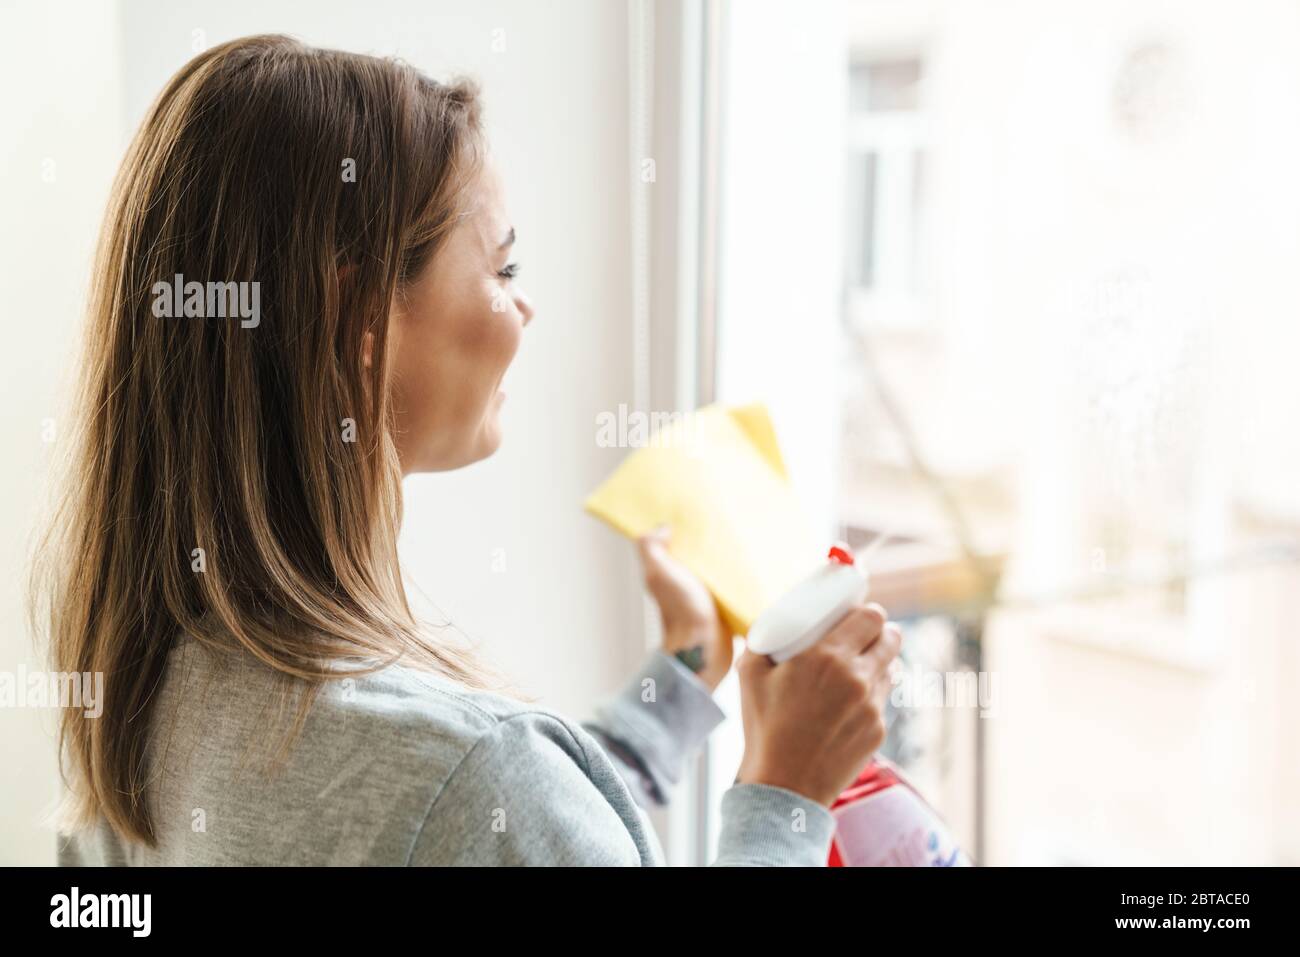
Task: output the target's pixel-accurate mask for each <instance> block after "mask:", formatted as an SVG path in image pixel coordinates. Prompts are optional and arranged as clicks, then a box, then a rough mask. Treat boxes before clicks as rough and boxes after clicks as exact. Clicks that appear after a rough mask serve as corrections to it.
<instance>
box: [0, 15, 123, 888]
mask: <svg viewBox="0 0 1300 957" xmlns="http://www.w3.org/2000/svg"><path fill="white" fill-rule="evenodd" d="M114 9H115V8H114V5H113V4H107V3H106V4H86V5H85V6H84V8H78V11H77V16H76V17H75V18H72V17H69V16H68V15H67V13H66V11H63V10H60V9H58V8H56V7H54V6H53V5H52V4H41V3H22V4H16V5H7V6H6V7H5V9H4V11H3V22H4V28H3V31H2V32H0V36H3V37H4V41H3V48H2V49H0V89H3V90H4V91H5V93H4V96H3V97H0V129H2V130H4V134H3V136H0V176H2V177H3V190H4V197H5V198H4V206H3V209H4V226H5V228H4V229H0V301H2V302H4V304H5V312H6V317H5V348H4V350H3V358H0V362H2V363H3V366H0V435H3V437H4V450H5V451H4V460H5V465H4V469H3V470H2V471H0V527H2V528H3V529H4V535H3V538H0V670H4V671H8V672H11V673H12V672H16V671H17V670H18V668H19V667H20V666H23V667H26V668H29V669H32V668H39V667H42V666H41V665H40V664H39V662H40V657H39V654H38V652H37V650H36V649H35V648H34V646H33V642H32V638H31V635H30V633H29V631H28V629H27V620H26V615H25V612H24V602H25V598H26V581H27V556H28V554H29V551H30V545H31V541H30V539H31V535H30V532H29V530H31V529H33V528H34V527H35V526H36V524H37V520H38V519H39V517H40V515H41V514H42V512H43V505H44V504H45V502H46V491H47V486H48V479H49V476H48V471H47V465H48V462H49V459H50V452H51V445H49V444H47V443H46V442H44V441H43V438H42V433H43V431H44V430H45V429H46V428H47V427H48V426H50V425H51V424H52V425H53V427H54V428H56V429H57V428H58V425H59V422H58V419H59V412H60V401H61V399H62V395H63V387H65V386H66V385H67V384H68V383H69V382H70V380H71V375H70V369H71V365H72V363H71V359H72V356H73V355H74V354H75V346H74V342H75V340H76V336H77V330H78V323H79V319H80V309H81V304H82V302H83V297H84V292H85V289H86V285H87V282H88V278H89V275H90V259H91V256H92V254H93V248H94V241H95V237H96V234H97V231H98V228H99V220H100V216H101V214H102V212H103V206H104V202H105V200H106V198H107V195H108V187H109V183H110V181H111V179H112V175H113V172H114V169H115V168H116V162H117V154H118V152H119V146H120V134H121V100H120V84H119V82H118V76H117V72H116V62H117V49H116V37H117V29H116V23H115V15H114ZM47 420H53V422H52V423H51V422H49V421H47ZM55 717H56V716H55V714H54V713H53V712H49V711H39V710H32V709H15V708H0V821H3V824H2V825H0V864H14V863H43V862H46V861H49V860H51V859H52V857H53V842H52V838H51V836H50V834H49V833H48V832H45V831H42V830H40V829H39V828H38V821H40V819H41V818H42V817H43V816H44V814H45V813H46V812H47V811H48V810H50V808H51V807H52V806H53V802H54V798H55V795H56V793H57V791H56V777H55V775H56V768H55V761H54V751H53V746H52V744H51V743H50V742H51V741H52V738H51V737H50V735H51V733H52V729H53V727H54V725H55Z"/></svg>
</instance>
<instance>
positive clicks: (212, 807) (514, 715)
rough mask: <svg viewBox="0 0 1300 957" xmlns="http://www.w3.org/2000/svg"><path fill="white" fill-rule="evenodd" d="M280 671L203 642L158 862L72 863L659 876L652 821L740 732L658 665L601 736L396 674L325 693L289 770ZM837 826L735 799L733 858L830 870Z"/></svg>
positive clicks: (109, 842) (172, 728)
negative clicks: (676, 787)
mask: <svg viewBox="0 0 1300 957" xmlns="http://www.w3.org/2000/svg"><path fill="white" fill-rule="evenodd" d="M278 701H279V695H278V694H277V693H276V690H275V685H274V683H273V674H272V673H271V672H270V671H269V670H268V669H267V668H265V667H264V666H262V665H260V664H258V663H257V662H255V661H253V660H251V659H248V658H244V657H241V656H232V655H215V654H213V653H212V652H210V651H208V650H207V649H206V648H204V647H203V646H201V645H200V644H198V643H197V642H195V641H192V640H189V639H186V640H183V641H181V642H180V643H179V645H178V646H177V647H176V648H175V649H174V650H173V651H172V652H171V654H170V658H169V663H168V668H167V670H166V673H165V676H164V680H163V682H162V686H161V688H160V689H159V697H158V700H157V703H156V706H155V710H154V712H153V719H152V721H153V725H152V726H153V732H154V733H153V735H152V736H151V743H150V746H149V753H150V761H151V781H150V786H149V788H148V791H147V799H148V800H149V802H150V805H149V806H150V808H151V811H152V813H153V820H154V825H155V828H156V830H157V833H158V846H157V847H156V848H154V849H147V848H143V847H141V846H138V845H134V844H128V843H125V842H123V841H120V840H119V839H118V838H117V837H116V835H115V834H114V833H113V832H112V831H111V829H110V828H109V827H108V826H107V825H106V824H105V823H103V822H101V823H100V824H99V826H98V827H96V828H94V829H92V830H90V831H86V832H82V833H79V834H76V835H72V836H60V839H59V855H58V856H59V863H60V864H65V865H85V864H110V865H153V864H163V865H175V864H180V865H252V864H258V865H281V864H306V865H321V864H378V865H405V864H410V865H519V864H538V865H569V864H599V865H614V864H616V865H649V864H659V863H662V851H661V849H660V847H659V844H658V841H657V840H656V838H655V834H654V831H653V829H652V828H651V825H650V822H649V820H648V818H647V817H646V814H645V809H646V808H647V807H650V806H652V805H655V804H660V803H663V802H664V801H666V800H667V797H668V794H669V790H670V788H671V786H672V785H673V784H674V783H676V781H677V779H678V777H679V775H680V772H681V768H682V766H683V763H684V762H685V759H686V758H687V757H689V756H690V754H691V753H692V752H694V751H695V750H696V749H697V748H698V747H699V745H700V744H701V743H702V742H703V741H704V739H705V738H706V737H707V736H708V734H709V732H710V731H712V730H713V728H714V727H716V726H717V724H718V723H719V722H720V721H721V720H722V718H723V713H722V711H721V710H720V709H719V708H718V706H717V704H716V703H715V702H714V701H713V697H712V695H711V694H710V693H709V690H708V688H707V687H706V686H705V685H704V684H703V683H702V682H700V681H699V680H698V679H697V678H696V677H695V676H694V675H693V674H691V673H690V671H688V670H687V669H686V668H684V667H683V666H682V665H681V664H680V663H678V662H677V661H675V660H674V659H672V658H670V657H668V656H666V655H664V654H663V653H661V652H655V653H653V654H652V655H650V657H649V658H648V659H647V660H646V662H645V663H644V665H643V667H642V668H641V669H640V671H639V672H638V673H637V674H636V675H635V676H634V677H633V678H632V680H631V681H629V683H628V684H627V686H626V687H625V688H624V690H623V691H622V692H621V693H620V694H617V695H615V696H613V697H612V698H610V699H609V700H607V701H606V702H604V703H603V704H602V705H601V706H600V707H599V708H597V709H596V718H595V720H593V721H591V722H588V723H587V724H585V725H582V724H578V723H575V722H573V721H571V720H569V719H567V718H564V717H561V716H560V715H558V714H556V713H554V712H552V711H550V710H547V709H545V708H539V707H536V706H532V705H528V704H525V703H521V702H519V701H516V700H514V699H511V698H508V697H503V696H500V695H495V694H489V693H486V692H478V691H470V690H467V689H465V688H464V687H462V686H460V685H458V684H456V683H455V682H453V681H450V680H448V679H446V678H442V677H440V676H436V675H431V674H428V673H424V672H420V671H416V670H413V669H409V668H404V667H399V666H393V667H389V668H387V669H385V670H383V671H381V672H379V673H377V674H373V675H368V676H363V677H358V678H346V679H343V680H340V681H332V682H329V683H327V684H326V686H325V687H324V689H323V690H322V692H321V694H320V696H319V697H318V699H317V701H316V703H315V704H314V705H313V707H312V710H311V712H310V714H309V716H308V718H307V720H306V722H305V724H304V725H303V727H302V729H301V732H300V734H299V735H298V737H297V738H296V739H295V742H294V743H293V745H292V746H291V747H290V749H289V751H288V753H287V755H286V756H284V757H283V758H282V760H281V761H280V762H279V763H278V764H277V765H275V766H274V767H272V766H270V765H269V764H268V758H269V756H270V754H271V751H272V750H273V749H274V747H275V746H276V745H278V744H279V743H280V741H281V734H282V731H281V729H282V728H283V727H284V725H283V724H282V723H280V721H281V716H280V714H279V709H278V705H277V702H278ZM832 830H833V818H832V816H831V814H830V812H829V811H828V810H827V809H826V808H825V807H823V806H822V805H820V804H817V803H816V802H814V801H811V800H809V799H807V798H804V797H802V796H801V795H799V794H796V793H794V792H792V791H787V790H785V789H783V788H778V787H770V786H768V785H762V784H738V785H735V786H733V787H732V788H730V789H729V790H728V791H727V792H726V793H725V794H724V795H723V798H722V829H721V838H720V844H719V853H718V857H717V860H716V862H715V863H717V864H729V865H807V866H816V865H821V864H824V863H825V862H826V856H827V853H828V850H829V846H830V839H831V832H832Z"/></svg>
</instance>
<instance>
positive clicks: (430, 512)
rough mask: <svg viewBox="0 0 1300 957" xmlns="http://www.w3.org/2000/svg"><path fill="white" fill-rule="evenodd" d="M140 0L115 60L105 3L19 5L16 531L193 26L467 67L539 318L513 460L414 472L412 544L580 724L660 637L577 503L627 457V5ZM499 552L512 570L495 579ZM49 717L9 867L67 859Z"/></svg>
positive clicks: (24, 758) (22, 733) (492, 639)
mask: <svg viewBox="0 0 1300 957" xmlns="http://www.w3.org/2000/svg"><path fill="white" fill-rule="evenodd" d="M124 7H125V10H124V13H123V15H122V21H121V24H120V37H121V56H120V61H119V59H118V57H117V55H116V50H115V38H116V37H117V36H118V35H119V26H118V25H116V24H115V22H114V12H113V11H114V8H113V7H111V6H107V5H100V4H92V3H86V4H57V5H56V4H44V5H42V4H38V3H30V4H23V5H20V6H18V7H16V8H15V9H13V10H12V11H9V10H6V12H5V15H4V16H5V18H6V20H7V22H6V23H5V29H4V32H3V35H4V37H5V38H6V42H5V49H4V51H3V53H4V55H3V56H2V57H0V62H3V67H0V69H4V70H5V73H4V74H3V78H4V81H5V84H4V85H5V89H6V91H7V94H6V97H5V101H4V102H5V106H4V109H5V114H4V127H3V128H4V129H5V130H6V131H16V135H7V136H6V138H5V140H4V141H3V147H0V148H3V149H4V150H5V155H4V162H3V167H0V171H2V172H3V175H4V178H5V181H6V183H5V185H6V192H7V193H8V194H9V195H10V196H11V197H13V198H14V199H16V200H17V205H16V207H10V208H9V210H7V213H8V215H7V216H6V222H7V225H9V227H10V228H8V229H6V230H4V231H3V233H2V234H0V243H3V246H0V251H3V256H0V270H2V271H0V292H3V293H4V301H5V303H6V305H7V307H8V308H9V310H10V317H11V318H10V322H9V326H8V329H9V332H10V337H11V338H10V341H9V343H7V346H8V348H7V349H6V350H5V358H4V360H3V361H4V362H5V370H4V373H3V375H0V382H2V385H0V387H2V388H3V389H4V390H5V391H4V396H5V401H4V403H3V408H0V416H3V422H4V429H5V432H4V435H5V438H6V440H7V443H6V444H7V447H8V450H9V451H10V452H11V457H10V462H11V465H10V467H9V468H7V469H6V471H5V475H4V479H3V482H4V486H3V492H4V494H2V495H0V508H2V509H3V510H4V515H3V524H4V527H5V528H6V530H9V529H14V528H17V527H19V526H20V522H21V521H22V520H24V516H26V515H27V514H28V513H29V512H32V511H34V510H35V505H34V502H35V501H36V493H37V491H38V490H39V489H40V488H41V487H42V486H43V485H44V484H45V478H46V477H45V475H44V474H43V472H42V462H43V461H44V453H43V446H42V445H41V444H40V439H39V429H40V421H41V419H42V418H43V417H45V416H46V415H48V414H49V413H48V412H47V411H46V410H47V409H48V408H49V407H50V405H51V402H52V397H53V395H54V394H55V392H56V387H55V383H56V380H57V379H58V377H59V376H60V375H61V374H65V373H66V369H67V364H68V359H67V357H68V354H69V349H70V346H71V344H72V342H73V341H74V339H75V336H76V329H77V323H78V321H79V309H80V303H81V295H80V294H81V291H82V290H83V289H84V286H85V277H86V276H87V274H88V265H89V264H88V259H87V256H86V250H88V249H89V244H90V242H91V240H92V238H93V235H94V232H95V229H96V228H97V224H98V220H99V217H100V215H101V213H102V208H103V201H104V197H105V195H106V193H105V189H106V184H107V182H108V178H109V177H110V176H111V173H112V171H113V169H115V167H116V164H117V162H118V161H119V160H120V157H121V150H122V146H123V144H124V141H125V137H126V135H127V134H128V132H129V131H130V130H131V129H132V128H133V127H134V126H135V124H137V123H138V122H139V121H140V118H141V117H142V116H143V114H144V111H145V109H146V107H147V106H148V103H149V101H150V100H151V98H152V97H153V96H154V94H155V93H156V92H157V90H158V89H159V88H160V87H161V86H162V84H163V83H164V82H165V80H166V79H167V78H168V77H169V76H170V75H171V74H172V73H173V72H174V71H175V70H176V69H177V68H178V67H179V66H181V64H182V63H184V62H185V61H186V60H187V59H188V58H189V57H190V56H191V55H192V53H193V48H192V44H193V43H194V42H195V40H196V39H198V40H199V41H200V42H202V43H206V45H209V46H210V45H213V44H216V43H220V42H223V41H225V40H227V39H230V38H233V37H237V36H242V35H246V34H250V33H261V32H286V33H291V34H293V35H295V36H297V37H299V38H300V39H303V40H305V41H307V42H309V43H313V44H317V45H323V46H338V47H343V48H346V49H350V50H355V51H359V52H368V53H377V54H396V55H400V56H401V57H403V58H404V59H406V60H407V61H409V62H411V63H412V64H414V65H415V66H417V67H419V68H421V69H423V70H425V71H427V72H429V73H431V74H433V75H435V76H445V75H446V74H448V73H451V72H466V73H470V74H472V75H475V76H477V77H478V78H479V79H480V81H481V82H482V84H483V88H484V94H485V99H486V115H487V120H488V124H489V128H490V134H491V138H492V140H493V144H494V148H495V151H496V153H497V155H498V159H499V161H500V163H501V165H502V168H503V170H504V174H505V178H506V184H507V192H508V201H509V205H510V209H511V212H512V216H513V218H514V222H515V225H516V227H517V229H518V231H519V235H520V241H519V246H518V258H519V260H520V262H521V263H522V264H523V274H522V277H521V282H522V285H523V286H524V288H525V289H526V290H527V291H528V292H529V294H530V295H531V296H532V298H533V299H534V301H535V303H536V305H537V308H538V316H537V319H536V320H535V322H534V323H533V324H532V325H530V327H529V329H528V332H527V335H526V336H525V338H524V346H523V348H522V350H521V352H520V355H519V358H518V359H517V360H516V364H515V367H514V368H513V369H512V370H511V371H510V372H509V373H508V374H507V376H506V390H507V392H508V393H509V398H508V399H507V402H506V406H505V412H504V425H505V434H506V438H505V442H504V445H503V447H502V449H501V451H500V452H499V453H498V454H497V455H496V456H494V457H493V458H492V459H490V460H488V461H486V462H483V463H480V464H478V465H476V466H473V467H472V468H469V469H466V470H464V471H463V472H459V473H451V474H446V475H439V476H429V477H422V478H415V479H411V480H409V481H408V483H407V486H406V494H407V503H406V520H405V524H404V528H403V549H404V554H405V557H406V561H407V565H408V571H409V573H410V577H411V578H412V579H413V580H414V581H415V582H416V583H417V584H418V586H419V588H420V589H421V591H422V592H423V593H424V594H425V595H427V596H428V598H429V599H430V600H431V601H432V602H433V603H434V604H436V605H437V606H438V607H439V608H441V609H442V611H443V612H445V613H447V614H449V615H451V616H452V618H453V620H454V621H455V623H456V624H457V625H458V626H459V627H460V628H461V629H462V630H463V631H465V632H466V633H468V634H470V635H471V636H474V637H477V638H479V639H481V640H482V643H483V648H484V650H485V651H486V653H487V654H488V656H489V657H490V658H491V659H492V660H494V661H496V662H497V663H498V664H499V665H501V666H502V667H503V668H504V669H505V670H507V671H509V672H510V673H511V674H512V675H513V676H514V677H515V678H516V679H517V680H518V681H519V682H520V683H521V684H522V685H523V686H524V687H525V688H526V689H528V690H529V691H531V692H532V693H534V694H536V695H539V696H540V697H541V698H542V699H543V700H544V702H545V703H546V704H548V705H552V706H554V707H557V708H559V709H561V710H566V711H569V712H573V713H576V714H580V715H581V714H584V713H585V712H586V710H587V709H588V708H589V706H590V704H591V703H592V700H593V698H594V697H595V696H597V695H598V694H600V693H602V692H604V691H606V690H609V689H611V688H613V687H614V686H616V685H617V684H618V683H619V682H620V681H621V680H622V678H623V676H624V674H625V673H626V672H627V671H629V670H630V669H631V668H632V666H633V665H634V663H635V660H636V658H637V657H639V653H640V649H641V648H642V647H643V638H642V634H641V622H642V617H641V602H640V599H639V597H638V595H639V583H638V580H637V578H636V564H635V561H634V557H633V552H632V549H631V546H630V545H629V544H628V543H626V542H624V541H622V540H621V539H619V538H617V537H616V536H615V535H614V534H613V533H612V532H610V531H608V530H607V529H605V528H604V527H603V526H600V525H598V524H597V523H596V522H595V521H594V520H593V519H591V518H588V517H586V516H585V515H584V514H583V513H582V511H581V501H582V499H583V497H584V495H585V494H586V492H588V491H589V490H590V489H591V488H592V487H594V486H595V484H596V483H597V482H598V481H599V480H600V479H601V478H602V477H603V476H604V475H605V474H606V473H607V472H608V471H609V470H610V469H612V468H613V467H614V466H615V465H616V464H617V461H618V459H619V457H620V455H621V453H620V452H619V451H618V450H612V449H600V448H598V447H597V446H596V444H595V419H596V414H597V413H598V412H600V411H602V410H613V409H617V407H618V404H619V403H620V402H630V401H631V396H630V390H631V382H630V380H631V348H632V346H631V337H630V326H629V323H628V322H627V321H626V317H627V310H628V303H629V296H630V292H629V270H628V253H627V250H628V244H627V233H628V201H627V183H628V179H629V173H630V170H631V164H630V162H629V160H628V155H627V142H628V136H627V128H626V114H627V109H626V104H627V86H626V68H625V66H624V52H623V51H624V49H625V44H626V39H625V37H626V22H625V7H624V5H623V4H621V3H610V2H602V0H566V2H561V3H546V4H541V3H532V2H528V0H497V2H470V0H464V2H459V0H458V2H416V0H406V2H397V0H389V2H368V3H365V4H351V3H337V4H328V5H326V4H302V3H295V2H284V0H256V2H250V0H237V2H221V3H215V2H214V3H193V2H191V3H176V2H170V0H139V2H132V3H130V4H125V5H124ZM498 30H503V31H504V34H500V33H496V32H495V31H498ZM194 31H202V32H201V34H196V33H195V32H194ZM502 37H504V41H505V44H504V46H505V48H504V50H499V46H500V43H499V41H500V39H501V38H502ZM494 41H498V42H497V43H496V44H495V47H497V49H494ZM119 87H120V89H121V91H122V94H123V108H121V109H119V106H118V102H117V100H116V94H117V91H118V89H119ZM18 91H21V95H14V93H15V92H18ZM45 155H54V156H56V157H57V158H58V167H57V172H58V179H57V182H56V183H55V184H49V185H47V184H43V183H41V182H40V180H39V160H40V158H41V157H43V156H45ZM14 538H15V536H13V535H12V534H11V535H7V536H6V539H5V542H4V550H3V552H2V553H0V561H3V565H0V581H2V582H3V586H2V587H3V592H2V593H0V594H3V608H2V610H0V613H2V614H3V628H2V629H0V668H9V669H12V668H15V667H16V663H17V661H19V660H21V659H22V658H23V656H24V655H25V654H26V649H28V648H30V645H31V642H30V640H29V638H28V635H27V629H26V625H25V622H24V620H23V617H22V612H21V601H20V598H21V596H20V593H19V591H18V586H17V583H18V582H19V581H20V579H21V575H22V567H23V556H22V554H21V550H20V544H21V543H19V542H17V541H14V540H13V539H14ZM502 561H504V570H494V569H501V568H502ZM47 717H49V716H48V715H37V714H35V713H30V712H23V713H19V712H13V711H8V712H0V722H3V725H2V727H3V731H4V733H3V735H2V736H0V749H3V750H2V751H0V756H3V758H4V766H3V769H2V770H0V780H3V781H4V782H5V784H4V790H3V792H0V820H3V821H4V822H5V823H4V826H3V830H0V863H17V862H32V863H39V862H44V861H48V860H50V857H51V854H50V851H51V846H52V845H51V838H50V836H49V835H48V834H46V833H42V832H40V831H38V830H36V828H35V819H36V817H37V813H38V810H39V808H40V807H41V806H42V805H43V803H44V802H46V801H47V800H48V798H49V797H50V795H51V794H52V793H53V783H52V774H53V767H54V765H53V760H52V751H51V747H52V746H51V745H50V743H49V741H48V739H47V738H46V736H45V735H44V734H43V733H42V731H41V730H40V723H41V722H44V724H45V725H46V726H49V725H51V724H52V722H51V721H48V720H45V719H46V718H47Z"/></svg>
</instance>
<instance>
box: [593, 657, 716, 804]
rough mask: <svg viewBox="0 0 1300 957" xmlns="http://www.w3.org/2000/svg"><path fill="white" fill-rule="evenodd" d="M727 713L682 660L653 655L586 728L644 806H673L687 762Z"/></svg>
mask: <svg viewBox="0 0 1300 957" xmlns="http://www.w3.org/2000/svg"><path fill="white" fill-rule="evenodd" d="M725 717H726V715H725V713H724V712H723V711H722V709H721V708H719V707H718V704H717V702H716V701H714V700H713V693H712V692H711V691H710V690H709V688H708V686H707V685H705V684H704V682H702V681H700V679H699V678H697V677H696V676H695V675H694V674H692V673H691V671H690V670H689V669H688V668H686V667H685V666H684V665H683V664H681V662H679V661H677V660H676V659H675V658H672V657H670V656H669V655H667V654H665V653H664V652H662V651H654V652H652V653H651V654H650V655H649V657H647V658H646V660H645V661H644V662H643V663H642V665H641V667H640V669H638V670H637V672H636V673H635V674H634V675H633V676H632V678H631V679H630V680H629V681H628V682H627V684H626V685H625V686H624V687H623V690H622V691H620V692H619V693H618V694H616V695H614V696H613V697H611V698H610V699H608V700H607V701H605V702H603V703H602V704H601V705H600V706H599V707H598V708H597V709H596V716H595V719H594V720H592V721H588V722H585V723H584V725H583V727H584V728H585V729H586V730H587V731H588V732H589V733H590V734H591V735H592V736H593V737H595V738H596V740H597V741H599V742H600V744H601V746H602V747H603V748H604V749H605V751H606V753H607V754H608V755H609V756H610V758H611V759H612V760H613V762H614V765H615V767H616V768H617V769H618V772H619V774H620V775H621V776H622V777H623V780H624V782H625V783H626V784H627V786H628V789H629V790H630V791H631V792H632V795H633V796H634V797H635V798H636V800H637V802H638V803H639V804H641V805H642V806H643V807H650V806H653V805H662V804H666V803H668V796H669V793H670V791H671V789H672V786H673V785H674V784H676V783H677V782H678V781H679V780H680V779H681V773H682V767H683V766H684V765H685V763H686V759H687V758H689V757H690V756H691V755H692V754H694V753H695V751H697V750H698V749H699V747H700V745H702V744H703V743H704V741H705V739H706V738H708V736H709V734H710V733H711V732H712V731H713V729H714V728H716V727H717V726H718V725H719V724H721V723H722V720H723V718H725Z"/></svg>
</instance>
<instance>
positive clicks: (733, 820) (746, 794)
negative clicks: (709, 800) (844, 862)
mask: <svg viewBox="0 0 1300 957" xmlns="http://www.w3.org/2000/svg"><path fill="white" fill-rule="evenodd" d="M834 831H835V817H834V816H833V815H832V814H831V812H830V811H829V810H827V809H826V808H825V807H823V806H822V805H821V804H818V803H817V802H816V801H813V800H811V799H809V798H806V797H804V796H803V795H802V794H796V793H795V792H794V791H787V790H786V789H785V788H779V787H775V786H773V785H770V784H736V785H733V786H732V787H731V788H729V789H728V790H727V792H726V793H725V794H724V795H722V834H721V836H720V837H719V839H718V858H717V860H715V861H714V862H713V864H714V866H715V867H824V866H825V865H826V859H827V857H828V856H829V855H830V850H831V836H832V834H833V833H834Z"/></svg>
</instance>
